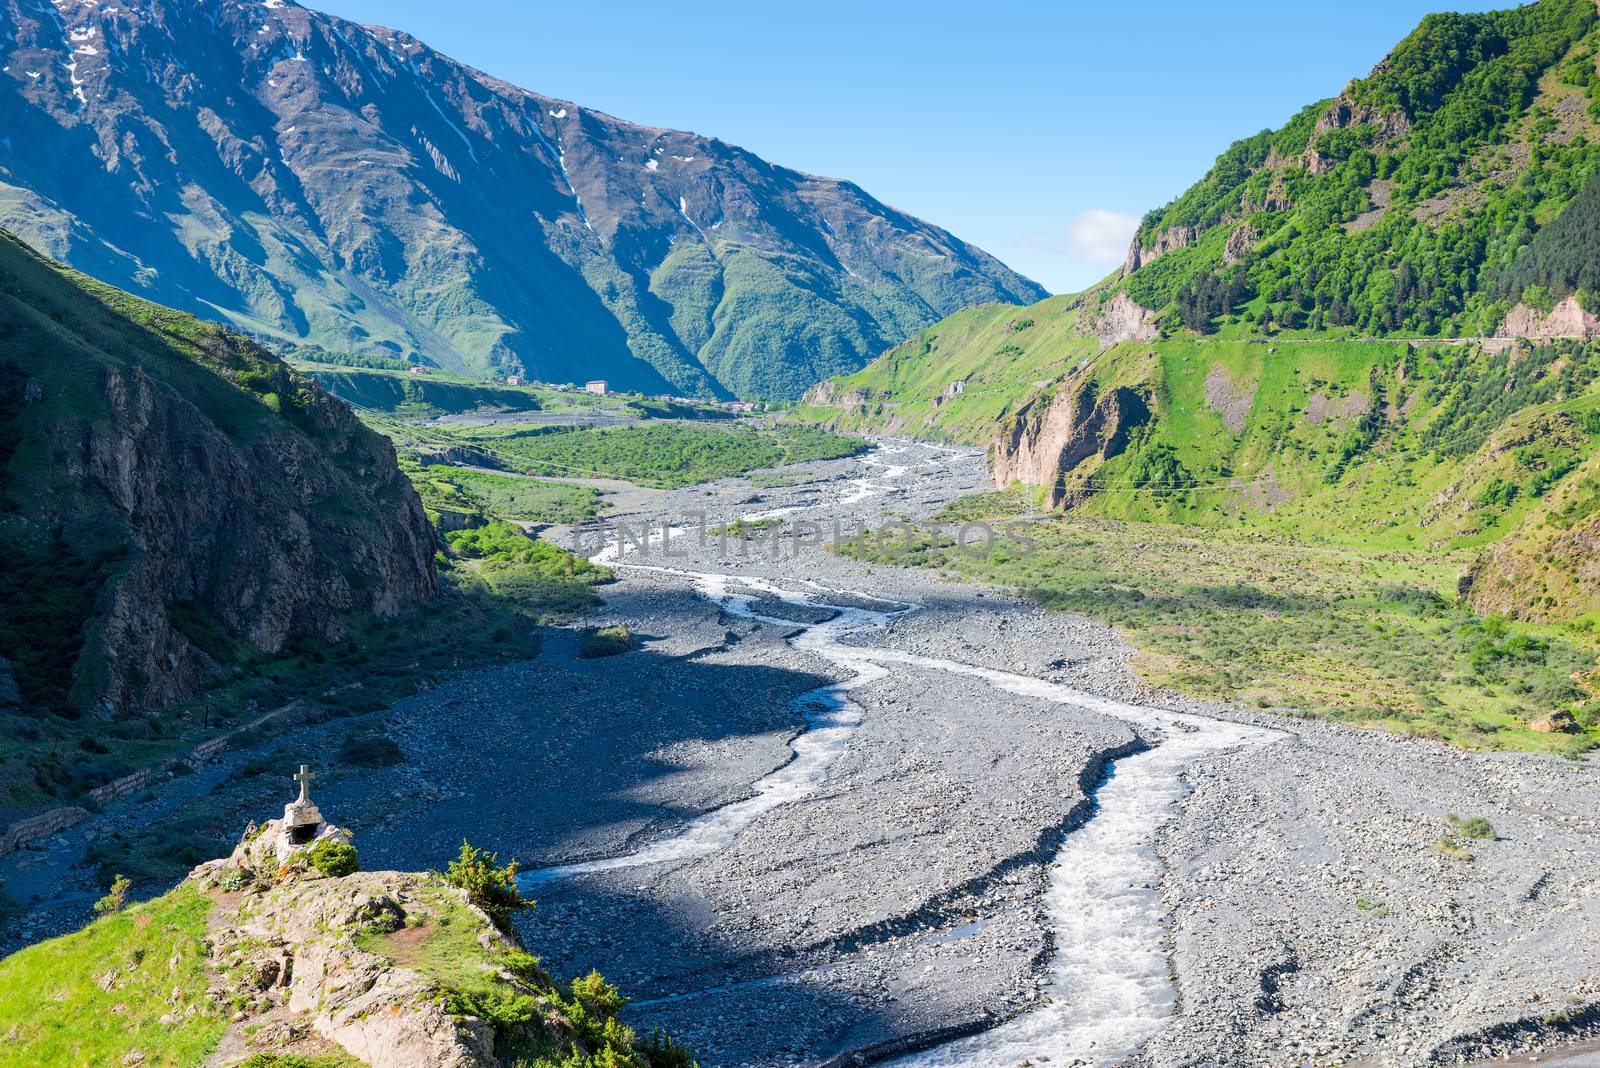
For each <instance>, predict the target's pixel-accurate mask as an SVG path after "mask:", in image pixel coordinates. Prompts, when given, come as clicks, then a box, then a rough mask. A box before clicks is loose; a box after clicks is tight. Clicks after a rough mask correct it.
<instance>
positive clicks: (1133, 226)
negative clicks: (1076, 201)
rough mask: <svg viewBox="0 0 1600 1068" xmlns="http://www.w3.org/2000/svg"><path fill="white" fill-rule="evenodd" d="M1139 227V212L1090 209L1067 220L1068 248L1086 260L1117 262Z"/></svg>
mask: <svg viewBox="0 0 1600 1068" xmlns="http://www.w3.org/2000/svg"><path fill="white" fill-rule="evenodd" d="M1138 229H1139V217H1138V216H1137V215H1124V214H1122V213H1121V212H1120V211H1107V210H1106V209H1105V208H1090V209H1089V210H1088V211H1085V212H1081V213H1080V214H1078V215H1077V216H1076V217H1074V218H1073V220H1072V221H1071V222H1069V223H1067V251H1068V253H1069V254H1070V255H1071V256H1072V257H1073V258H1074V259H1077V260H1081V261H1083V262H1084V263H1103V264H1108V265H1109V264H1112V263H1117V262H1118V261H1120V260H1121V259H1122V257H1123V256H1124V255H1126V254H1127V251H1128V242H1130V241H1132V240H1133V235H1134V233H1135V232H1136V231H1137V230H1138Z"/></svg>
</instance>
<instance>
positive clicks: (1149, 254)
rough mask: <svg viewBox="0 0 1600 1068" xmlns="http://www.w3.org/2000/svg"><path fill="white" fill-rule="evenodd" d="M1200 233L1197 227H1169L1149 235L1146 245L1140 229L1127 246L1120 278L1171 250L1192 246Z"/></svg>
mask: <svg viewBox="0 0 1600 1068" xmlns="http://www.w3.org/2000/svg"><path fill="white" fill-rule="evenodd" d="M1200 233H1201V230H1200V227H1198V226H1169V227H1168V228H1167V229H1165V230H1160V231H1157V232H1156V233H1155V234H1153V235H1151V236H1150V243H1149V244H1148V245H1146V244H1145V243H1144V240H1145V234H1144V232H1143V230H1142V229H1141V231H1140V232H1139V233H1137V234H1134V235H1133V243H1132V244H1130V245H1129V246H1128V255H1127V257H1126V258H1125V259H1124V260H1123V262H1122V277H1124V278H1126V277H1128V276H1129V275H1130V274H1132V273H1133V272H1134V271H1137V270H1138V269H1139V268H1140V267H1143V266H1145V265H1147V264H1151V263H1154V262H1155V261H1156V260H1158V259H1160V258H1161V257H1162V256H1165V255H1166V254H1167V253H1169V252H1171V251H1172V250H1173V249H1179V248H1183V247H1185V246H1186V245H1192V244H1194V242H1195V241H1196V240H1197V239H1198V238H1199V237H1200Z"/></svg>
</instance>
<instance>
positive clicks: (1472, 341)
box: [799, 0, 1600, 621]
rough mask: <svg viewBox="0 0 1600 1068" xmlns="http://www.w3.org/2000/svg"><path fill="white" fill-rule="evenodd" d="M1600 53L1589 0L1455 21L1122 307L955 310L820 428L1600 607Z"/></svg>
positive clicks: (1250, 148)
mask: <svg viewBox="0 0 1600 1068" xmlns="http://www.w3.org/2000/svg"><path fill="white" fill-rule="evenodd" d="M1597 54H1600V17H1597V13H1596V5H1595V4H1594V3H1593V2H1592V0H1539V2H1537V3H1533V4H1529V5H1527V6H1525V7H1521V8H1517V9H1514V10H1510V11H1503V12H1493V13H1489V14H1485V15H1462V16H1457V15H1436V16H1430V17H1429V18H1427V19H1426V20H1424V22H1423V23H1422V25H1421V26H1420V27H1419V28H1418V29H1417V31H1416V32H1414V33H1413V34H1412V35H1411V36H1409V37H1408V38H1406V40H1405V41H1403V42H1401V43H1400V45H1399V46H1397V47H1396V49H1395V51H1394V52H1393V53H1392V54H1391V55H1390V56H1389V57H1388V58H1387V59H1386V60H1385V61H1384V62H1383V63H1381V64H1379V66H1378V67H1377V68H1376V69H1375V70H1374V71H1373V72H1372V74H1371V75H1370V76H1369V77H1367V78H1365V79H1359V80H1357V81H1355V82H1352V83H1351V84H1350V86H1349V87H1348V88H1347V89H1346V90H1345V91H1344V93H1342V94H1341V95H1340V96H1339V97H1337V98H1335V99H1332V100H1328V101H1322V102H1320V103H1317V104H1313V105H1311V106H1309V107H1307V108H1305V109H1304V110H1302V111H1301V112H1300V113H1299V114H1298V115H1297V116H1296V117H1295V118H1294V119H1293V120H1291V121H1290V123H1289V124H1288V125H1286V126H1285V127H1284V128H1283V129H1281V130H1278V131H1268V132H1264V133H1262V134H1260V135H1258V136H1256V137H1254V138H1250V139H1247V140H1245V141H1241V142H1239V143H1237V144H1235V145H1233V146H1232V147H1230V148H1229V149H1228V150H1227V151H1226V152H1225V153H1223V155H1222V156H1220V157H1219V158H1218V160H1217V163H1216V165H1215V166H1214V167H1213V168H1212V170H1211V172H1210V173H1209V174H1207V175H1206V177H1205V178H1204V179H1203V180H1202V181H1200V182H1199V183H1197V184H1196V185H1195V186H1194V187H1193V188H1191V189H1190V190H1188V191H1187V192H1186V193H1184V194H1183V195H1182V196H1181V197H1179V198H1178V199H1177V200H1175V201H1174V202H1173V203H1172V204H1170V205H1167V206H1166V207H1164V208H1161V209H1159V210H1156V211H1153V212H1151V213H1149V214H1148V215H1147V216H1146V217H1145V220H1144V223H1143V225H1142V227H1141V229H1140V232H1139V235H1138V236H1137V237H1136V238H1135V239H1134V242H1133V245H1132V247H1131V248H1130V249H1129V253H1128V257H1127V262H1126V264H1125V265H1124V267H1123V268H1122V269H1121V270H1120V271H1118V272H1116V273H1115V274H1113V275H1112V276H1111V277H1110V278H1108V279H1106V280H1105V281H1104V282H1102V283H1101V284H1100V285H1098V286H1095V287H1094V288H1092V289H1091V290H1089V291H1088V292H1086V293H1084V294H1081V295H1078V296H1075V297H1057V298H1052V299H1050V300H1047V301H1044V302H1042V303H1039V304H1036V305H1033V306H1031V307H1026V308H1022V307H1012V306H990V307H984V308H973V309H967V310H965V311H962V312H958V313H957V314H955V315H953V316H951V317H950V318H949V319H947V320H945V321H944V322H942V323H940V324H938V325H937V326H935V327H932V328H930V329H928V330H926V331H924V332H922V333H921V334H918V335H915V336H913V337H912V338H910V339H908V340H907V341H906V342H904V343H902V344H901V345H899V346H896V347H895V348H894V349H892V350H890V351H889V352H888V353H886V354H885V355H884V356H883V357H881V358H880V359H879V360H877V361H876V362H874V363H873V364H871V365H870V366H868V367H867V368H865V369H864V370H862V371H860V372H857V373H855V374H853V375H848V376H843V377H840V378H836V379H833V380H831V381H829V382H825V383H822V384H821V385H819V386H818V387H816V388H815V389H813V390H812V391H811V392H810V393H809V394H808V396H807V402H808V403H807V406H806V407H804V408H803V409H802V410H801V412H800V413H799V415H800V418H802V419H806V420H808V421H811V422H816V423H821V424H824V425H829V426H835V427H844V428H851V429H871V428H885V429H889V430H892V431H894V432H897V433H904V434H912V435H917V436H927V437H932V438H943V439H948V440H954V441H961V442H967V443H974V444H976V443H984V444H989V445H990V446H991V447H992V450H993V452H992V458H993V465H994V471H995V475H996V481H997V483H998V484H999V485H1001V486H1007V485H1011V484H1013V483H1022V484H1025V485H1029V486H1035V487H1039V488H1040V492H1041V493H1042V495H1043V497H1044V499H1045V502H1046V503H1048V504H1050V505H1052V506H1060V505H1063V504H1065V505H1069V506H1072V507H1075V508H1079V509H1088V510H1091V511H1097V512H1101V513H1104V514H1109V515H1114V516H1126V517H1133V518H1157V519H1170V520H1176V521H1181V522H1191V523H1201V524H1206V525H1220V524H1228V525H1241V524H1242V525H1246V526H1260V527H1263V528H1269V529H1273V530H1277V531H1280V532H1283V533H1287V534H1290V535H1292V536H1294V537H1312V538H1327V539H1335V540H1338V539H1350V538H1355V539H1359V540H1361V541H1363V542H1364V543H1367V544H1371V543H1374V542H1377V543H1389V544H1394V545H1396V546H1412V545H1436V546H1441V547H1445V546H1448V547H1452V548H1462V547H1466V548H1471V547H1475V546H1476V547H1481V548H1482V549H1483V551H1484V562H1483V564H1482V565H1481V567H1480V568H1479V569H1477V570H1476V571H1475V573H1474V574H1473V576H1471V583H1472V586H1471V588H1472V591H1473V592H1472V597H1473V599H1474V601H1475V603H1477V604H1478V605H1479V607H1481V608H1482V609H1484V610H1486V611H1509V612H1512V613H1514V614H1517V615H1520V616H1523V617H1526V618H1529V619H1537V620H1545V621H1550V620H1557V619H1564V620H1571V619H1574V618H1576V617H1579V616H1582V615H1584V614H1586V613H1589V612H1593V611H1596V610H1600V579H1597V576H1596V575H1595V574H1594V573H1593V569H1592V567H1591V566H1589V565H1588V563H1587V562H1586V555H1587V554H1586V552H1585V546H1587V545H1588V544H1589V542H1590V541H1591V540H1592V539H1593V537H1594V533H1593V524H1594V522H1595V518H1596V515H1597V514H1600V508H1597V505H1596V503H1595V495H1594V489H1593V485H1594V483H1593V478H1594V476H1593V471H1592V468H1593V463H1592V458H1593V457H1594V456H1595V455H1596V453H1597V452H1600V450H1597V448H1596V445H1597V437H1600V389H1597V386H1596V378H1597V377H1600V345H1597V344H1595V343H1592V339H1594V338H1596V337H1597V336H1600V320H1597V319H1596V318H1595V316H1594V314H1593V313H1592V312H1591V311H1590V310H1589V309H1591V308H1594V307H1596V306H1597V304H1596V300H1597V298H1595V297H1594V296H1593V293H1594V289H1593V287H1594V286H1596V285H1600V281H1597V279H1596V278H1595V277H1594V274H1595V272H1594V268H1593V264H1594V262H1595V259H1596V255H1597V246H1596V244H1595V241H1594V240H1593V237H1594V234H1595V232H1596V231H1595V222H1594V220H1595V219H1596V218H1600V211H1597V209H1596V207H1595V205H1597V204H1600V193H1597V190H1600V177H1597V174H1600V73H1597V61H1596V56H1597Z"/></svg>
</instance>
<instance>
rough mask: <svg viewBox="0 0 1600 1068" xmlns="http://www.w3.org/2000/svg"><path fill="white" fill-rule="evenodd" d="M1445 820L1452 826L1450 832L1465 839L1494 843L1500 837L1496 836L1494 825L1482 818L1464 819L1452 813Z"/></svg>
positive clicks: (1471, 817)
mask: <svg viewBox="0 0 1600 1068" xmlns="http://www.w3.org/2000/svg"><path fill="white" fill-rule="evenodd" d="M1445 819H1446V821H1447V822H1448V823H1449V824H1450V830H1451V831H1452V832H1454V833H1455V834H1458V835H1460V836H1462V837H1463V838H1473V839H1476V840H1478V841H1493V840H1494V839H1496V838H1498V837H1499V835H1497V834H1495V830H1494V824H1492V823H1490V822H1489V821H1488V820H1487V819H1485V818H1484V817H1482V816H1469V817H1467V818H1465V819H1463V818H1462V817H1460V816H1457V815H1456V814H1455V813H1454V812H1452V813H1450V815H1448V816H1446V817H1445Z"/></svg>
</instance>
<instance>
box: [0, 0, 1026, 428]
mask: <svg viewBox="0 0 1600 1068" xmlns="http://www.w3.org/2000/svg"><path fill="white" fill-rule="evenodd" d="M0 30H4V31H5V32H0V66H3V67H4V70H3V71H0V126H3V127H4V129H5V133H6V135H7V136H6V138H5V141H4V145H3V146H0V226H6V227H8V228H9V229H11V230H12V231H13V232H15V233H18V234H19V235H21V236H22V237H24V238H25V239H26V240H28V241H29V242H30V243H32V244H34V245H35V246H36V247H38V248H40V249H41V250H43V251H45V252H46V253H48V254H49V255H52V256H54V257H55V258H57V259H59V260H61V261H63V262H66V263H68V264H70V265H72V266H73V267H75V268H78V269H79V270H83V271H85V272H87V273H89V274H92V275H93V276H95V277H96V278H99V279H101V280H103V281H106V282H110V283H111V284H113V285H117V286H120V287H122V288H124V289H127V290H128V291H130V292H134V293H138V294H139V295H141V296H144V297H147V298H149V299H152V300H158V301H161V302H162V303H165V304H169V305H171V306H173V307H180V308H183V309H185V310H188V311H191V312H194V313H196V314H198V315H202V316H206V317H214V316H219V315H220V316H222V317H224V318H225V319H226V320H227V321H229V322H231V323H233V324H235V325H237V326H240V327H244V328H247V329H249V330H252V331H260V332H264V333H268V334H275V335H279V336H284V337H289V338H295V339H304V340H308V341H311V342H314V343H317V344H320V345H322V346H323V347H326V348H330V349H341V350H342V349H351V348H355V349H366V350H375V351H379V352H388V353H390V354H402V353H403V354H408V355H412V356H415V357H418V358H421V359H424V360H429V361H432V362H435V363H437V364H439V365H440V366H443V367H446V368H450V369H452V370H466V371H470V372H474V373H479V372H488V371H500V372H511V371H516V372H519V373H527V374H531V375H533V376H535V377H538V378H543V379H548V380H553V381H583V380H584V379H585V378H606V379H609V380H610V381H611V382H613V383H614V384H616V385H618V386H620V387H622V388H642V389H645V390H647V391H649V392H660V391H663V390H667V389H670V390H672V391H673V392H684V393H690V392H692V393H700V394H718V395H727V394H730V393H735V394H740V395H751V396H789V397H793V396H799V394H800V393H801V391H802V390H803V389H804V388H805V387H806V386H809V385H811V384H812V383H814V382H816V381H817V380H818V379H820V378H824V377H826V376H828V375H830V374H837V373H841V372H844V371H849V370H854V369H855V368H857V367H860V366H861V365H862V364H863V363H865V362H866V361H867V360H868V359H869V358H871V357H872V356H873V355H875V354H877V353H878V352H880V351H882V350H883V349H884V348H885V347H887V346H888V345H891V344H894V343H896V342H898V341H900V340H902V339H903V338H905V337H906V336H908V335H909V334H911V333H913V332H915V331H916V330H918V329H920V328H922V327H924V326H927V325H929V324H930V323H932V322H934V321H936V320H938V319H939V318H940V317H942V316H944V315H948V314H950V313H951V312H954V311H957V310H958V309H961V308H963V307H967V306H970V305H973V304H978V303H982V302H985V301H993V300H1022V301H1033V300H1038V299H1040V298H1041V297H1043V296H1044V295H1045V294H1044V291H1043V290H1042V289H1041V288H1040V287H1039V286H1037V285H1035V284H1034V283H1032V282H1030V281H1029V280H1027V279H1026V278H1023V277H1022V276H1020V275H1018V274H1016V273H1015V272H1013V271H1011V270H1009V269H1007V268H1006V267H1005V265H1003V264H1001V263H1000V262H999V261H997V260H995V259H994V258H993V257H992V256H989V255H988V254H987V253H985V252H983V251H982V250H981V249H978V248H975V247H973V246H971V245H969V244H967V243H966V242H963V241H961V240H960V239H958V238H957V237H955V236H954V235H952V234H950V233H948V232H947V231H944V230H942V229H940V228H939V227H936V226H932V225H929V224H928V223H926V222H923V221H922V220H919V219H915V218H913V217H911V216H909V215H906V214H905V213H903V212H900V211H896V210H895V209H893V208H891V207H889V206H887V205H885V204H883V203H881V202H880V201H878V200H876V199H875V198H873V197H872V196H870V195H868V194H867V193H866V192H865V191H864V190H862V189H861V188H859V187H858V186H856V185H854V184H852V183H850V182H846V181H840V180H836V179H831V178H821V177H816V176H813V175H808V174H802V173H800V172H797V171H792V170H788V169H786V168H783V167H777V166H774V165H772V164H771V163H768V162H767V161H766V160H763V159H761V158H759V157H757V156H755V155H753V154H751V153H749V152H746V151H744V150H742V149H740V148H737V147H735V146H732V145H728V144H725V143H724V142H722V141H719V140H717V139H716V138H713V137H704V136H701V135H698V134H693V133H686V132H680V131H675V130H665V129H657V128H653V127H647V126H640V125H636V124H634V123H629V122H625V121H622V120H620V119H617V118H614V117H612V116H610V115H605V114H602V113H600V112H597V111H593V110H591V109H588V108H584V107H580V106H579V105H577V104H575V103H573V102H571V101H566V100H557V99H552V98H549V97H545V96H540V95H538V94H535V93H531V92H528V91H526V90H523V89H521V88H518V87H517V86H513V85H509V84H507V83H505V82H502V81H500V80H498V79H495V78H492V77H489V76H488V75H485V74H484V73H482V72H480V71H476V70H473V69H472V68H470V67H467V66H464V65H463V64H460V63H457V62H455V61H454V60H452V59H450V58H449V57H447V56H443V55H440V54H439V53H437V52H435V51H434V50H432V49H431V48H428V47H427V46H426V45H425V44H424V43H422V42H421V41H418V40H416V39H415V38H413V37H411V36H410V35H408V34H405V33H402V32H399V31H394V30H389V29H385V28H382V27H368V26H359V25H356V24H354V23H351V22H347V21H344V20H342V19H338V18H335V17H332V16H329V15H325V14H321V13H319V12H315V11H311V10H308V9H307V8H304V7H301V6H299V5H298V4H295V3H293V2H291V0H283V2H281V3H280V2H276V0H274V2H271V3H261V2H259V0H215V2H210V3H205V4H195V3H192V2H189V0H147V2H143V3H139V4H122V5H112V4H87V3H85V4H58V5H55V6H53V7H52V6H51V5H48V4H46V5H39V4H35V3H33V2H32V0H0Z"/></svg>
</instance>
